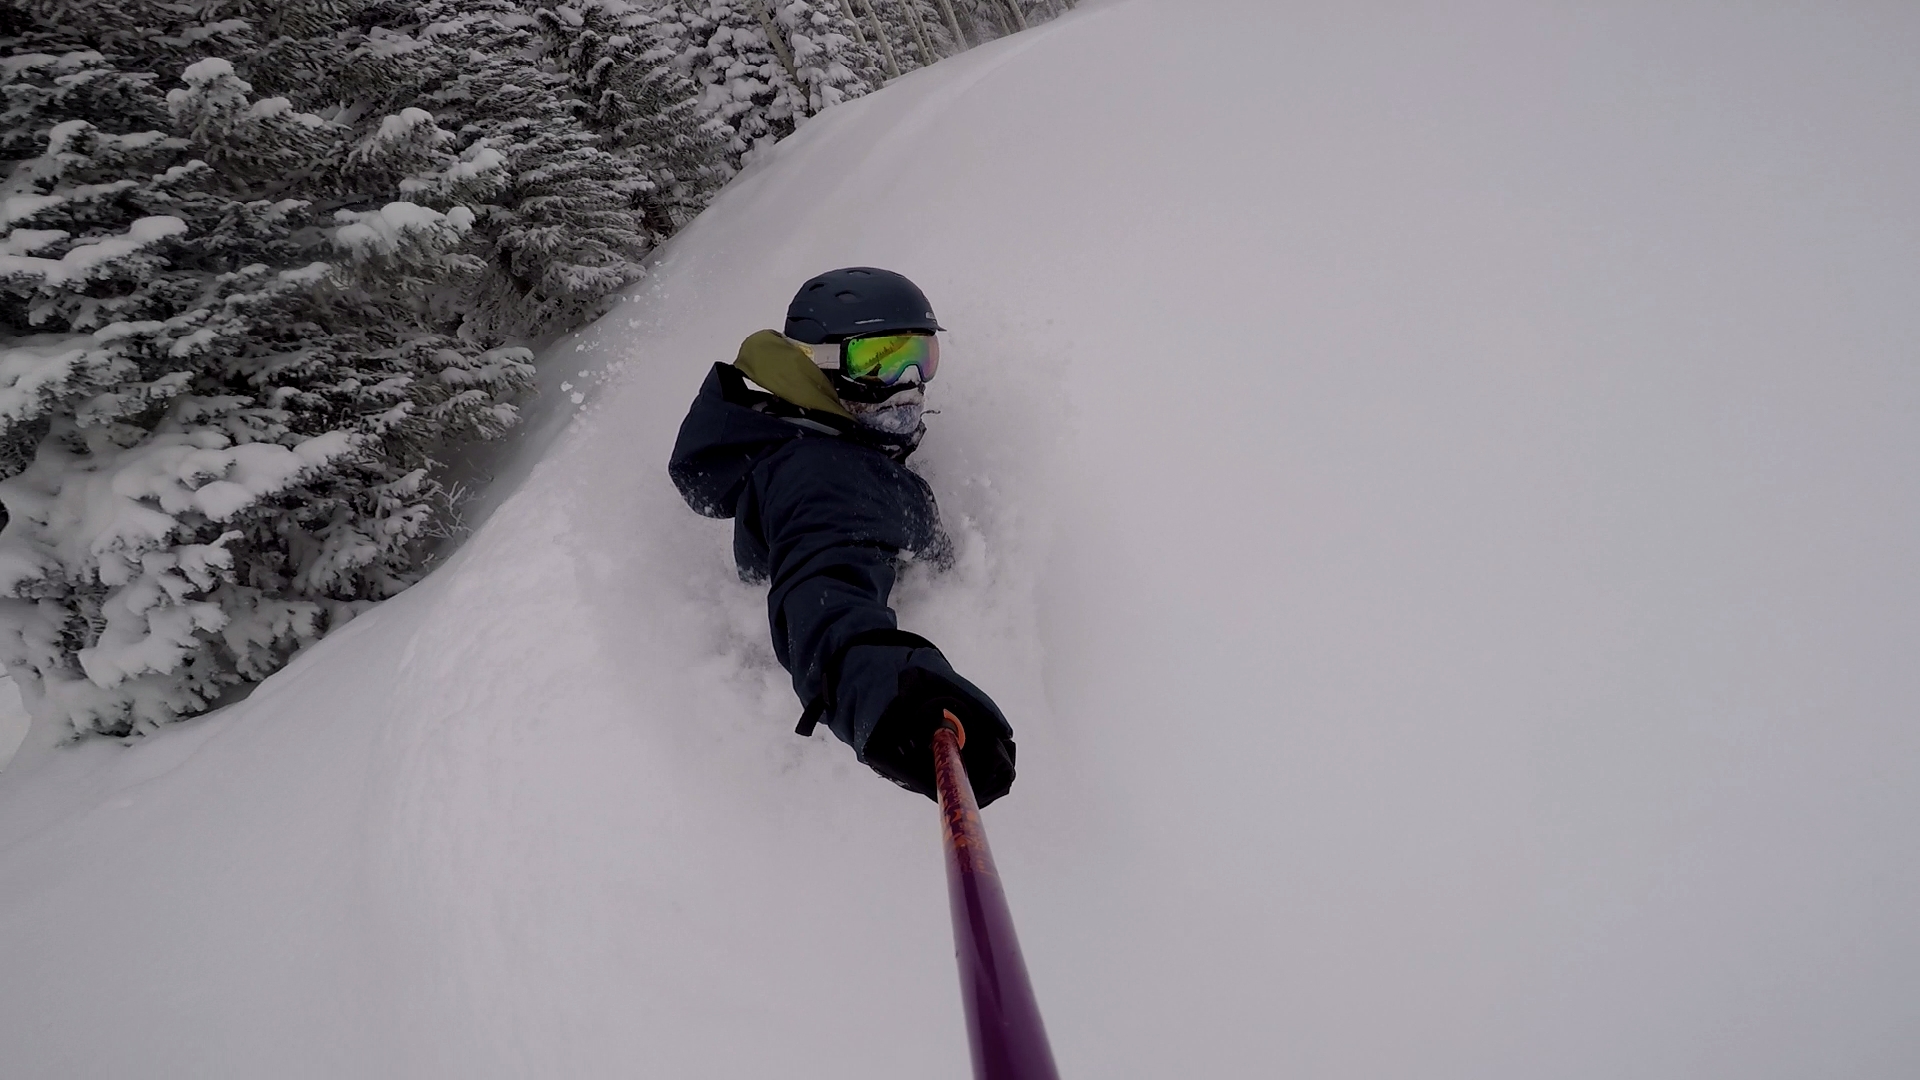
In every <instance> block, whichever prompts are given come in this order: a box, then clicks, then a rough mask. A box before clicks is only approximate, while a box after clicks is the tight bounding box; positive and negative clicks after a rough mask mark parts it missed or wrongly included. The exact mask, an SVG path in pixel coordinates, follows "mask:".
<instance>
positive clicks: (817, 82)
mask: <svg viewBox="0 0 1920 1080" xmlns="http://www.w3.org/2000/svg"><path fill="white" fill-rule="evenodd" d="M768 2H769V3H770V4H771V6H772V7H773V8H774V9H775V11H774V22H775V23H776V24H777V26H778V27H779V28H780V30H781V31H783V32H784V34H785V36H786V39H787V47H788V49H789V50H790V51H791V53H792V56H793V73H794V78H795V80H796V81H798V82H799V83H800V85H801V86H803V87H805V88H806V91H807V112H808V114H809V115H811V114H813V113H817V112H819V111H821V110H822V109H829V108H832V107H833V106H835V105H838V104H840V103H841V102H842V101H846V100H847V99H849V98H856V97H859V96H861V95H862V94H865V93H868V92H869V91H871V90H873V89H874V88H875V87H878V86H879V85H880V84H881V83H883V82H885V81H886V62H885V60H884V58H883V53H882V51H881V47H880V45H879V43H878V42H871V41H866V40H864V37H865V35H864V34H862V33H861V32H860V30H859V27H858V25H857V24H856V23H855V22H854V20H853V17H852V15H851V13H850V12H849V10H848V8H847V6H846V5H843V4H841V3H840V2H839V0H768Z"/></svg>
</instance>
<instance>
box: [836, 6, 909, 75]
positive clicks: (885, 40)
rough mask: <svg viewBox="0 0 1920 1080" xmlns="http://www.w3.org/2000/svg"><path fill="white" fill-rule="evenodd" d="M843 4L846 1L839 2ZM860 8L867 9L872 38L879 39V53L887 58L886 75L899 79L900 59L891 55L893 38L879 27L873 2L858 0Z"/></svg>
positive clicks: (884, 28)
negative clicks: (871, 26)
mask: <svg viewBox="0 0 1920 1080" xmlns="http://www.w3.org/2000/svg"><path fill="white" fill-rule="evenodd" d="M841 2H842V3H845V2H846V0H841ZM860 6H861V7H864V8H866V9H867V18H868V19H869V20H870V21H872V23H873V36H874V37H877V38H879V39H880V51H881V52H883V53H885V54H886V56H887V75H888V76H889V77H890V78H895V79H897V78H899V77H900V58H899V57H897V56H895V55H893V38H891V37H889V36H888V35H887V28H886V27H884V26H881V25H880V13H879V12H877V11H875V10H873V0H860Z"/></svg>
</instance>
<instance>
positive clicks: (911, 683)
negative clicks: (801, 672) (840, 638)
mask: <svg viewBox="0 0 1920 1080" xmlns="http://www.w3.org/2000/svg"><path fill="white" fill-rule="evenodd" d="M837 696H838V698H839V700H840V701H841V702H842V703H843V704H845V705H850V706H851V707H852V708H851V716H850V717H848V719H850V720H851V728H852V731H851V732H850V733H851V734H852V735H853V736H854V738H853V739H849V740H848V741H849V742H850V743H852V744H853V748H854V750H855V751H856V753H857V754H858V755H859V758H860V760H861V761H864V762H866V763H867V765H868V766H869V767H871V768H872V769H873V771H874V772H877V773H879V774H880V775H881V776H884V777H886V778H887V779H889V780H891V781H893V782H894V783H896V784H899V785H900V786H901V787H903V788H906V789H907V790H909V791H917V792H919V793H920V794H922V795H925V796H926V797H928V798H929V799H936V800H937V799H938V798H939V795H938V794H937V792H936V791H935V789H934V782H933V733H934V732H935V731H936V730H938V729H939V726H940V714H941V712H942V710H946V709H951V710H953V714H954V715H955V716H956V717H958V718H959V719H960V724H961V726H963V727H965V728H966V730H967V739H966V745H965V746H963V747H961V750H960V760H961V763H962V764H964V765H965V766H966V768H967V779H968V781H969V782H971V783H972V785H973V797H974V799H975V800H976V801H977V802H978V803H979V804H980V805H981V806H986V805H987V804H988V803H991V802H993V801H994V800H995V799H998V798H999V797H1000V796H1002V795H1005V794H1006V793H1007V791H1008V790H1009V789H1011V788H1012V787H1013V777H1014V745H1013V729H1012V728H1011V727H1010V726H1009V725H1008V724H1007V718H1006V717H1005V716H1003V715H1001V713H1000V709H999V707H998V706H996V705H995V704H994V703H993V699H992V698H990V697H988V696H987V695H986V694H984V693H982V692H981V691H980V688H979V687H977V686H975V685H973V684H972V683H970V682H968V681H967V680H965V679H963V678H961V677H960V676H959V675H958V674H956V673H955V672H954V670H953V667H952V665H950V664H948V663H947V658H946V657H945V656H943V655H941V653H940V650H938V649H930V648H910V647H904V646H898V645H857V646H854V647H853V648H851V649H848V650H847V654H846V657H845V658H844V659H843V661H842V663H841V667H840V683H839V693H838V695H837Z"/></svg>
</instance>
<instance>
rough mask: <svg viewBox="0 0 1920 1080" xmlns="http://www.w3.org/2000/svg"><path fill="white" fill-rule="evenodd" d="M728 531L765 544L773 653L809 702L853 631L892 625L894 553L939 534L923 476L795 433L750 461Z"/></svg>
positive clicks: (833, 441) (837, 442) (932, 543)
mask: <svg viewBox="0 0 1920 1080" xmlns="http://www.w3.org/2000/svg"><path fill="white" fill-rule="evenodd" d="M736 528H737V529H738V530H739V531H741V532H742V533H744V534H748V535H746V536H743V537H740V538H737V540H739V539H744V540H748V541H755V540H757V541H758V542H759V545H764V547H763V550H764V551H765V558H766V564H765V565H766V570H767V574H768V577H769V579H770V581H769V584H770V586H771V588H770V589H769V591H768V594H767V622H768V626H769V629H770V630H771V632H772V637H773V649H774V654H775V655H776V656H777V657H779V659H780V662H781V664H783V665H784V666H785V667H786V669H787V670H788V671H789V672H790V673H791V674H792V676H793V689H794V692H795V693H796V694H798V695H799V697H800V700H801V701H802V702H805V703H808V704H809V705H812V704H813V703H815V702H817V701H819V700H820V699H821V696H822V694H823V692H824V691H825V689H826V686H825V674H826V670H827V667H828V664H829V663H830V661H831V660H832V659H833V658H834V657H835V656H837V655H838V654H839V653H840V652H841V650H843V649H844V648H845V647H846V646H847V644H848V643H849V642H850V641H852V640H853V638H854V637H855V636H857V635H861V634H871V633H872V632H874V631H887V630H893V629H895V627H896V625H897V624H896V622H895V619H894V614H893V610H892V608H890V607H889V606H888V599H889V596H890V595H891V593H892V591H893V583H894V576H895V565H896V561H897V560H898V558H899V556H900V553H901V552H903V551H925V550H929V549H933V548H935V547H936V545H937V540H938V538H939V536H940V535H941V534H940V531H939V518H938V511H937V509H936V508H935V506H934V502H933V493H932V491H931V490H930V489H929V488H928V487H927V485H926V482H925V481H923V480H921V479H920V478H919V477H918V476H915V475H914V474H913V473H911V472H909V471H908V470H907V469H906V467H905V466H903V465H900V464H898V463H896V462H894V461H891V460H889V459H888V458H887V457H886V456H885V455H884V454H880V453H876V452H875V451H873V450H872V449H869V448H866V447H862V446H858V445H856V444H853V443H850V442H847V441H845V440H842V439H838V438H833V437H830V436H829V437H806V438H800V439H796V440H794V441H793V442H791V443H789V444H788V445H787V446H785V447H782V448H781V449H780V450H779V451H777V452H776V453H774V454H772V455H769V456H768V457H767V458H766V459H765V460H764V461H763V462H762V463H761V464H760V465H759V466H757V467H756V468H755V469H754V471H753V476H752V478H751V480H750V482H749V484H748V487H747V490H746V492H745V493H744V495H743V496H742V499H741V505H740V508H739V513H738V514H737V520H736ZM756 546H757V545H756Z"/></svg>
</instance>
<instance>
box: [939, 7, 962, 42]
mask: <svg viewBox="0 0 1920 1080" xmlns="http://www.w3.org/2000/svg"><path fill="white" fill-rule="evenodd" d="M939 4H940V14H942V15H945V16H946V17H947V29H948V30H950V31H952V32H953V47H954V48H956V49H958V50H960V51H961V52H966V51H967V35H965V34H963V33H961V32H960V20H959V19H958V18H956V17H954V14H953V0H939Z"/></svg>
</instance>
